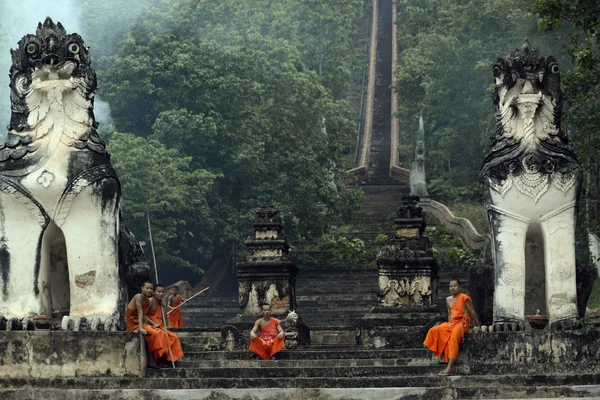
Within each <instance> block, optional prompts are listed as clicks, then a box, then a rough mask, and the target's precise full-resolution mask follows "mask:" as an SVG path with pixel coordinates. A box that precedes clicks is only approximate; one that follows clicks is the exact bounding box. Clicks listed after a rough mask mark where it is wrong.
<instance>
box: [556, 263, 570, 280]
mask: <svg viewBox="0 0 600 400" xmlns="http://www.w3.org/2000/svg"><path fill="white" fill-rule="evenodd" d="M574 274H575V266H574V265H573V264H571V263H570V262H568V261H566V260H558V261H556V262H555V263H554V264H552V277H553V278H554V279H562V280H564V279H568V278H570V277H571V276H573V275H574Z"/></svg>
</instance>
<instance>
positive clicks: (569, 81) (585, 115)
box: [536, 0, 600, 233]
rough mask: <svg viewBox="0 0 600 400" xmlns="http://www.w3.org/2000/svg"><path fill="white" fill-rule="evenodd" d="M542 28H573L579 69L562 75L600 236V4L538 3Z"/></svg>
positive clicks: (571, 48) (585, 0) (571, 45)
mask: <svg viewBox="0 0 600 400" xmlns="http://www.w3.org/2000/svg"><path fill="white" fill-rule="evenodd" d="M536 6H537V10H538V12H539V13H540V16H541V19H540V21H539V23H540V27H541V28H542V29H544V30H546V31H548V30H552V31H554V30H556V29H558V28H560V27H563V26H565V25H566V26H571V27H572V29H573V32H572V34H571V36H570V38H569V40H568V42H567V41H565V42H564V43H565V46H566V49H567V50H568V52H569V55H570V56H571V58H572V61H573V63H574V64H575V69H573V70H571V71H567V73H563V74H562V78H563V79H562V83H563V89H564V91H565V100H566V104H567V106H568V113H567V115H566V117H567V118H566V122H567V125H568V126H569V128H570V129H569V133H570V137H571V141H572V143H573V145H574V147H575V148H576V151H577V154H578V156H579V159H580V161H581V162H582V164H583V165H584V168H585V172H586V175H585V182H584V191H583V193H584V200H585V204H586V208H585V210H586V212H587V214H588V220H589V221H590V222H591V226H590V227H591V228H592V229H593V231H595V232H596V233H600V162H599V159H600V133H599V132H600V130H599V128H600V102H599V99H600V36H599V30H600V3H599V2H597V1H595V0H580V1H573V0H537V1H536Z"/></svg>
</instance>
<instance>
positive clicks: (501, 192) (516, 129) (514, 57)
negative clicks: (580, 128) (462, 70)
mask: <svg viewBox="0 0 600 400" xmlns="http://www.w3.org/2000/svg"><path fill="white" fill-rule="evenodd" d="M492 72H493V75H494V82H495V93H494V95H493V101H494V108H495V112H496V122H497V123H496V131H495V133H494V135H492V138H491V139H492V146H491V150H490V152H489V153H488V154H487V156H486V157H485V160H484V163H483V166H482V168H481V172H480V177H481V181H482V183H483V185H484V187H485V198H486V200H485V201H486V207H487V210H488V216H489V220H490V222H491V225H492V226H491V227H492V237H493V240H492V242H493V245H494V248H495V251H494V252H493V257H494V268H495V270H496V272H495V276H496V280H495V291H494V322H495V323H511V324H513V323H516V324H523V323H524V322H525V315H526V314H534V313H535V307H533V308H532V305H533V304H535V305H537V307H538V308H540V309H542V308H543V309H544V311H543V312H545V313H547V314H548V317H549V320H550V323H551V324H553V323H554V322H556V321H560V320H565V319H572V318H575V317H577V312H576V306H575V299H576V298H577V288H576V282H575V274H574V273H573V271H574V270H575V267H574V265H575V236H574V232H575V204H576V202H577V196H578V192H579V185H580V182H581V179H580V177H581V169H580V166H579V163H578V162H577V158H576V157H575V154H573V152H572V150H571V148H570V147H569V144H568V141H567V137H566V135H565V133H564V132H563V131H562V128H561V119H562V102H563V93H562V91H561V88H560V73H559V67H558V64H557V62H556V59H555V58H554V57H552V56H548V57H546V56H544V55H543V54H541V53H540V52H539V51H537V50H534V49H533V48H532V47H531V45H530V44H529V42H528V41H527V40H525V42H524V43H523V47H522V48H521V49H517V50H515V51H514V52H513V53H511V54H510V55H509V56H507V57H504V58H500V59H498V61H497V62H496V64H495V65H494V67H493V70H492ZM527 242H528V243H535V244H536V246H534V247H535V249H533V248H532V249H528V248H527V246H526V243H527ZM539 246H542V247H544V248H543V249H541V250H536V249H538V248H539ZM540 255H541V256H540ZM526 264H527V265H526ZM525 271H527V275H526V274H525ZM546 271H549V272H550V273H549V274H546ZM549 277H550V278H549ZM526 282H528V284H529V285H537V287H536V288H535V290H531V289H527V288H526ZM526 294H528V296H529V297H528V298H527V301H526V300H525V296H526ZM525 304H528V306H527V307H529V309H527V310H526V309H525Z"/></svg>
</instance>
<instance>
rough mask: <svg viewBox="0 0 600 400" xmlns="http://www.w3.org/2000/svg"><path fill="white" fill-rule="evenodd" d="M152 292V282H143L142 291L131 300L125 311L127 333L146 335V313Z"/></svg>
mask: <svg viewBox="0 0 600 400" xmlns="http://www.w3.org/2000/svg"><path fill="white" fill-rule="evenodd" d="M153 291H154V286H153V285H152V282H148V281H146V282H144V284H143V285H142V291H141V292H140V293H138V294H136V295H135V296H133V298H132V299H131V301H130V302H129V304H128V305H127V310H126V311H125V326H126V327H127V330H128V331H136V332H137V331H140V332H141V333H142V334H143V335H147V334H148V332H147V331H146V328H145V326H144V325H145V324H147V322H148V318H147V317H146V311H148V307H150V297H152V293H153Z"/></svg>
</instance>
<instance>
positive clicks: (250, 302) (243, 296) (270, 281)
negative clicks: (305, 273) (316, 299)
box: [222, 206, 310, 348]
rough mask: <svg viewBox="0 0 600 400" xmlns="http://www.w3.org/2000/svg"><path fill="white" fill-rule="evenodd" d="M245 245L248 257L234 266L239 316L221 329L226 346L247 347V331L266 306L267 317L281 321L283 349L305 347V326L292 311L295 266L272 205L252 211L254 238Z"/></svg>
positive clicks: (307, 331)
mask: <svg viewBox="0 0 600 400" xmlns="http://www.w3.org/2000/svg"><path fill="white" fill-rule="evenodd" d="M245 244H246V249H247V252H248V255H247V256H246V257H244V258H243V259H242V260H241V261H239V262H238V263H237V275H238V287H239V296H240V297H239V299H240V313H239V314H238V315H237V316H236V317H235V318H233V319H232V320H230V321H229V325H228V326H226V327H224V328H223V331H222V335H223V340H224V341H225V343H226V347H227V346H230V347H231V346H234V347H245V346H247V344H248V340H249V335H250V329H251V328H252V326H253V324H254V322H255V321H256V320H257V319H258V318H260V317H261V315H262V312H261V306H262V305H264V304H269V305H270V306H271V313H272V314H271V315H272V316H273V317H275V318H277V319H280V320H281V327H282V328H283V330H284V331H285V333H286V348H291V347H295V346H297V345H301V344H309V343H310V332H309V330H308V327H307V326H306V324H304V323H303V322H302V319H300V318H299V316H298V314H296V313H295V312H292V311H295V310H296V274H297V273H298V267H297V266H296V265H295V264H294V262H292V261H291V260H290V259H289V249H290V245H289V244H288V242H287V238H286V236H285V232H284V231H283V224H282V221H281V216H280V215H279V212H278V211H277V210H276V209H275V208H273V206H263V207H262V208H261V209H260V210H258V211H257V212H256V217H255V221H254V237H253V238H250V239H248V240H246V243H245ZM228 343H229V344H228ZM231 343H233V345H232V344H231Z"/></svg>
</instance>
